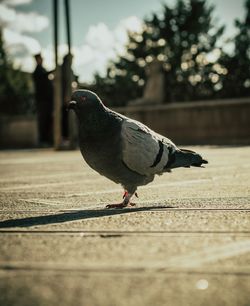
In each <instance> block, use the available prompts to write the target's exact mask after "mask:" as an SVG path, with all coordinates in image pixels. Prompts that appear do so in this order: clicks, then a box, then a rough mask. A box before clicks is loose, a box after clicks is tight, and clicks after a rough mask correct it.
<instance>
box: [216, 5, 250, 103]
mask: <svg viewBox="0 0 250 306" xmlns="http://www.w3.org/2000/svg"><path fill="white" fill-rule="evenodd" d="M245 8H246V16H245V19H244V20H243V21H240V20H236V21H235V26H236V28H237V30H238V33H237V34H236V36H235V37H234V39H233V43H234V51H233V54H232V55H231V56H230V55H224V56H223V57H222V58H221V59H220V61H221V63H222V65H224V66H226V68H227V70H228V73H227V74H226V75H225V77H224V79H223V92H222V96H223V97H244V96H250V0H247V1H246V2H245Z"/></svg>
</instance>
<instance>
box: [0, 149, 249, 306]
mask: <svg viewBox="0 0 250 306" xmlns="http://www.w3.org/2000/svg"><path fill="white" fill-rule="evenodd" d="M195 149H196V150H197V151H199V152H201V153H203V155H204V157H206V158H207V159H208V160H209V162H210V163H209V165H208V166H207V167H206V169H197V168H193V169H177V170H175V171H174V172H173V173H172V174H165V175H163V176H161V177H157V178H156V180H155V181H154V183H152V184H150V185H148V186H146V187H143V188H140V189H139V192H138V193H139V199H136V202H137V207H136V208H132V209H124V210H106V209H104V207H105V205H106V204H108V203H114V202H117V201H120V200H121V195H122V190H121V188H120V186H118V185H115V184H114V183H112V182H110V181H108V180H107V179H105V178H103V177H101V176H99V175H98V174H96V173H95V172H94V171H92V170H91V169H90V168H88V167H87V166H86V165H85V164H84V163H83V161H82V158H81V156H80V153H79V152H78V151H74V152H54V151H52V150H32V151H2V152H0V173H1V176H0V305H3V306H8V305H22V306H29V305H32V306H33V305H36V306H37V305H38V306H40V305H46V306H47V305H49V306H54V305H60V306H64V305H84V306H93V305H94V306H95V305H100V306H106V305H107V306H113V305H114V306H120V305H124V306H125V305H126V306H127V305H136V306H142V305H143V306H145V305H150V306H151V305H154V306H157V305H170V306H175V305H185V306H187V305H190V306H191V305H192V306H194V305H213V306H216V305H218V306H219V305H220V306H221V305H223V306H224V305H232V306H241V305H242V306H247V305H250V216H249V211H250V158H249V157H250V147H237V148H216V147H215V148H209V147H196V148H195Z"/></svg>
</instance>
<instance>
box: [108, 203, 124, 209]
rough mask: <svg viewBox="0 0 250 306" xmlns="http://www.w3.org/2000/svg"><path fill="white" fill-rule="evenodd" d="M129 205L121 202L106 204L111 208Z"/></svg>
mask: <svg viewBox="0 0 250 306" xmlns="http://www.w3.org/2000/svg"><path fill="white" fill-rule="evenodd" d="M126 206H127V205H125V204H123V203H119V204H108V205H106V208H108V209H110V208H124V207H126Z"/></svg>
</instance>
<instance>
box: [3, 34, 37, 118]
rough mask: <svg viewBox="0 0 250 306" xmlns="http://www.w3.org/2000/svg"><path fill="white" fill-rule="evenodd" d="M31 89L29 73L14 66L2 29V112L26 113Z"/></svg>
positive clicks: (28, 107)
mask: <svg viewBox="0 0 250 306" xmlns="http://www.w3.org/2000/svg"><path fill="white" fill-rule="evenodd" d="M30 104H31V100H30V89H29V86H28V78H27V75H26V74H25V73H24V72H22V71H20V70H16V69H14V68H13V64H12V62H11V60H10V59H9V57H8V55H7V53H6V50H5V48H4V42H3V36H2V30H1V29H0V113H1V114H11V115H14V114H25V113H27V112H29V110H30V107H31V106H30Z"/></svg>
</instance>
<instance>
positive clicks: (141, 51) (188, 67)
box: [95, 0, 226, 105]
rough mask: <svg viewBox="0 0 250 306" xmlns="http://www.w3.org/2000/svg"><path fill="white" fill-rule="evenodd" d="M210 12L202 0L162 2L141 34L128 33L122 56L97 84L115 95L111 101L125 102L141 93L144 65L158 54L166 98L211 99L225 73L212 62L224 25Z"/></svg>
mask: <svg viewBox="0 0 250 306" xmlns="http://www.w3.org/2000/svg"><path fill="white" fill-rule="evenodd" d="M213 10H214V8H213V7H212V6H208V5H207V2H206V1H205V0H189V1H185V0H178V1H177V3H176V5H175V7H174V8H170V7H169V6H168V5H164V7H163V13H162V14H161V15H160V16H159V15H156V14H153V16H152V18H151V19H148V20H145V22H144V28H143V31H142V33H139V34H138V33H129V43H128V45H127V52H126V54H125V55H123V56H120V57H119V58H118V60H117V61H115V62H113V63H110V65H109V68H108V70H107V76H106V77H104V78H101V77H100V76H96V79H95V80H96V88H97V89H99V91H103V90H104V88H106V91H110V92H112V93H114V95H113V94H112V95H113V97H114V98H113V97H112V96H110V99H109V101H110V103H111V104H112V105H125V104H126V102H128V101H129V100H132V99H134V98H135V97H138V96H141V95H142V91H143V85H144V84H145V82H146V75H145V67H146V65H147V64H148V63H150V62H151V61H152V60H153V59H154V58H157V59H158V60H159V61H161V62H162V64H163V68H164V71H165V72H164V73H165V79H166V86H165V88H166V97H165V100H166V102H169V101H183V100H195V99H204V98H211V97H212V96H213V95H214V93H215V92H216V91H219V90H220V89H221V80H222V76H223V74H224V73H226V70H225V68H224V67H223V66H222V65H220V64H217V65H215V64H214V61H215V60H216V58H217V57H219V56H221V54H222V50H221V49H219V48H217V47H216V42H217V40H218V38H219V37H220V36H221V35H222V34H223V31H224V27H216V26H215V25H214V23H213V20H212V13H213ZM210 58H212V60H210ZM107 88H108V89H107Z"/></svg>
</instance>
